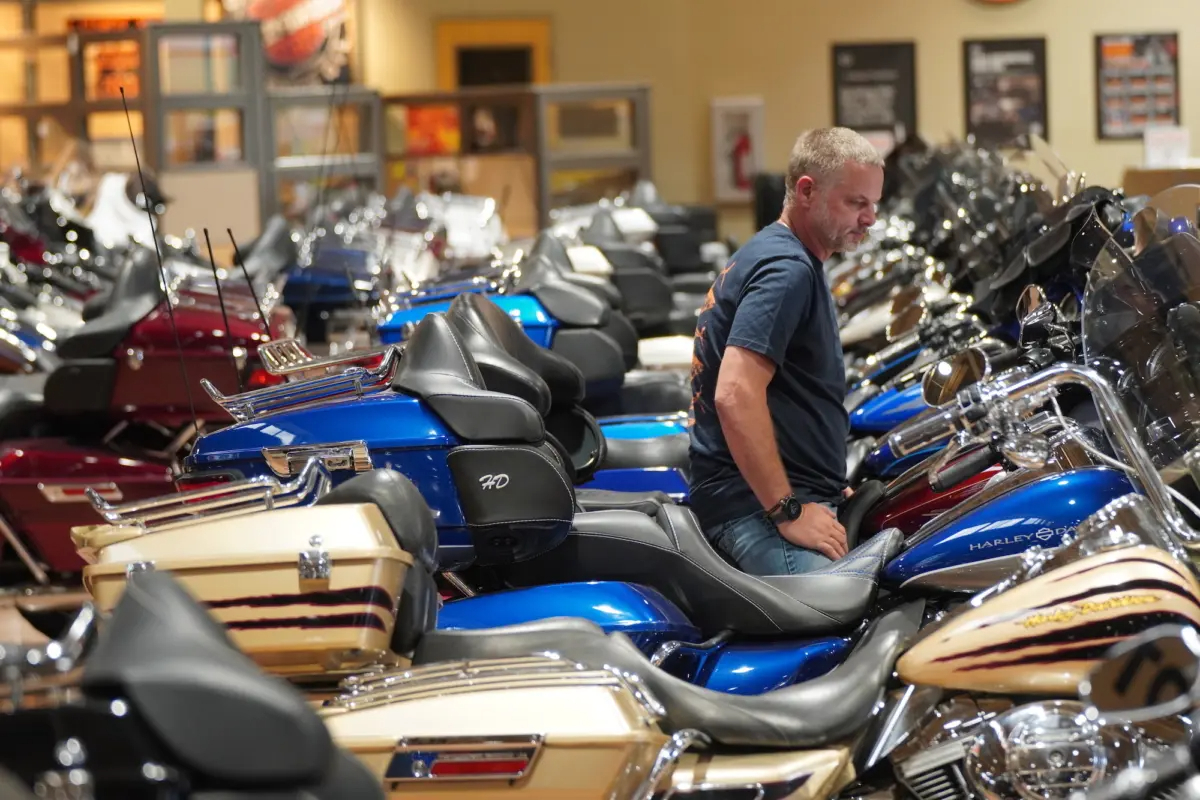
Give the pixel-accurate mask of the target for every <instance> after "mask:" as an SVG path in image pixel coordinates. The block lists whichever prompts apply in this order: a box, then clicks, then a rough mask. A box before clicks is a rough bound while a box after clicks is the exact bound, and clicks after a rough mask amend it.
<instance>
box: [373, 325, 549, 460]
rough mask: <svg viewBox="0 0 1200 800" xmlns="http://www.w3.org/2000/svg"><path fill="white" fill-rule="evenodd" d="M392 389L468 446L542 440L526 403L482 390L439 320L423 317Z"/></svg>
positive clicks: (538, 420)
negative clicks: (418, 403)
mask: <svg viewBox="0 0 1200 800" xmlns="http://www.w3.org/2000/svg"><path fill="white" fill-rule="evenodd" d="M392 388H393V389H396V390H399V391H403V392H408V393H409V394H413V395H415V396H417V397H420V398H421V399H423V400H424V401H425V402H426V403H427V404H428V405H429V408H430V409H431V410H432V411H433V413H435V414H437V415H438V416H439V417H440V418H441V419H442V421H443V422H445V423H446V425H447V426H448V427H449V428H450V430H452V431H453V432H454V433H455V435H457V436H459V437H461V438H463V439H465V440H467V441H469V442H506V441H507V442H529V443H537V442H541V441H542V439H543V438H544V435H545V426H544V425H543V423H542V416H541V414H539V413H538V410H537V409H536V408H534V407H533V406H532V405H530V404H529V403H528V402H527V401H525V400H522V399H521V398H519V397H515V396H513V395H508V394H500V393H498V392H489V391H487V390H486V389H484V388H483V376H482V375H481V374H480V372H479V367H478V366H476V364H475V362H474V360H473V359H471V358H470V356H468V355H467V350H466V348H465V347H464V345H463V342H462V340H461V337H460V336H459V335H458V332H457V331H456V330H455V329H454V327H453V326H452V325H451V324H450V323H449V322H448V321H447V320H446V318H445V317H444V316H442V315H440V314H430V315H428V316H426V317H425V318H424V319H422V320H421V322H420V324H418V325H417V328H416V330H415V331H413V333H412V336H411V337H409V340H408V344H407V345H406V346H405V348H404V358H403V359H401V360H400V367H399V368H398V369H397V370H396V375H395V377H394V378H393V379H392Z"/></svg>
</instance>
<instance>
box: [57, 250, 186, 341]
mask: <svg viewBox="0 0 1200 800" xmlns="http://www.w3.org/2000/svg"><path fill="white" fill-rule="evenodd" d="M165 299H166V296H165V295H164V294H163V289H162V280H161V277H160V276H159V271H158V259H157V257H156V256H155V254H154V251H153V250H150V249H148V248H145V247H137V248H134V250H133V252H131V253H130V254H129V255H128V256H126V257H125V262H124V263H123V264H122V265H121V268H120V272H119V273H118V274H117V280H116V283H114V284H113V287H112V290H111V291H110V292H109V293H108V299H107V301H106V302H105V303H104V307H103V310H101V311H100V313H99V314H97V315H96V316H94V317H93V318H92V319H91V320H90V321H88V322H86V323H84V324H83V326H81V327H79V328H77V329H76V330H75V331H74V332H73V333H72V334H71V335H70V336H68V337H66V338H65V339H63V340H62V341H61V342H59V345H58V353H59V355H61V356H62V357H63V358H64V359H74V358H105V357H107V356H111V355H112V352H113V350H114V349H115V348H116V347H117V345H119V344H120V343H121V341H122V340H123V339H124V338H125V337H126V336H127V335H128V334H129V331H130V329H131V328H133V326H134V325H136V324H137V323H138V322H140V321H141V320H142V319H144V318H145V317H147V316H149V315H150V313H151V312H152V311H154V309H155V308H157V307H158V305H159V303H161V302H163V300H165ZM95 311H96V309H94V308H93V313H95Z"/></svg>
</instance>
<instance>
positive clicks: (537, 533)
mask: <svg viewBox="0 0 1200 800" xmlns="http://www.w3.org/2000/svg"><path fill="white" fill-rule="evenodd" d="M446 462H447V464H448V465H449V467H450V474H451V475H452V476H453V478H454V485H455V487H457V489H458V499H459V504H460V505H461V506H462V511H463V517H464V518H465V519H466V523H467V527H468V528H469V529H470V530H471V532H472V536H473V538H474V543H475V553H476V560H477V561H478V562H479V563H481V564H503V563H508V562H511V561H521V560H524V559H528V558H532V557H534V556H536V555H538V554H539V553H542V552H545V551H546V550H549V549H552V548H553V547H555V546H557V545H558V543H559V542H561V541H562V539H563V538H564V537H565V536H566V535H567V532H568V531H569V530H570V526H571V519H572V517H573V515H574V513H575V491H574V487H573V486H572V485H571V482H570V479H569V476H568V475H567V474H566V470H565V469H564V467H563V465H562V464H561V463H560V462H559V460H558V458H557V457H556V454H555V453H554V452H553V450H552V449H551V447H550V445H549V444H542V445H541V446H539V447H530V446H528V445H513V446H506V447H498V446H489V445H469V446H465V447H456V448H454V449H453V450H451V451H450V453H449V454H448V455H447V456H446Z"/></svg>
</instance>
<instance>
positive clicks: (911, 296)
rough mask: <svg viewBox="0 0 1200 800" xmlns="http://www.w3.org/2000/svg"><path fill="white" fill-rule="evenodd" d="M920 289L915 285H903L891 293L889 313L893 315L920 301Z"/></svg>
mask: <svg viewBox="0 0 1200 800" xmlns="http://www.w3.org/2000/svg"><path fill="white" fill-rule="evenodd" d="M922 294H923V293H922V291H921V289H920V288H919V287H916V286H905V287H904V288H902V289H901V290H900V291H898V292H896V294H894V295H892V307H891V313H892V316H893V317H895V316H897V315H899V314H900V313H902V312H903V311H905V310H906V309H907V308H908V307H909V306H911V305H916V304H917V303H920V302H921V298H922Z"/></svg>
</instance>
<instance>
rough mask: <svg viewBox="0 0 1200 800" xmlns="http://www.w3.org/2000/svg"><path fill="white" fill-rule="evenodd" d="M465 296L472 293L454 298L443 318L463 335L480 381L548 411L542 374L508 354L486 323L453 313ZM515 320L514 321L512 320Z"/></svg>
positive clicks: (548, 391) (497, 390)
mask: <svg viewBox="0 0 1200 800" xmlns="http://www.w3.org/2000/svg"><path fill="white" fill-rule="evenodd" d="M468 296H471V293H469V292H468V293H466V294H460V295H459V296H458V297H457V298H455V299H454V302H452V303H451V304H450V308H449V309H448V310H447V311H446V319H447V320H448V321H449V322H450V324H451V325H453V326H454V330H455V331H456V332H457V333H458V335H459V336H460V338H461V339H462V343H463V346H464V347H465V348H466V349H467V352H469V353H470V354H471V359H472V360H473V361H474V362H475V365H476V366H477V367H479V374H480V375H481V376H483V385H484V386H485V387H486V388H487V389H488V391H492V392H501V393H503V394H511V395H515V396H516V397H520V398H521V399H522V400H525V401H526V402H527V403H529V404H530V405H532V406H533V407H534V408H536V409H537V412H538V413H539V414H541V415H542V416H545V415H546V414H548V413H550V403H551V396H550V387H549V386H547V385H546V382H545V381H544V380H542V378H541V376H540V375H538V374H537V373H536V372H535V371H533V370H532V369H530V368H529V367H528V366H526V365H525V364H523V363H521V361H520V360H518V359H516V358H514V357H513V356H512V355H511V354H509V352H508V351H507V350H505V348H504V347H503V346H502V345H501V344H500V343H499V342H498V341H496V339H495V338H494V337H492V336H490V335H489V333H490V332H489V331H488V329H487V328H486V327H484V326H480V325H479V324H477V323H476V321H475V320H473V319H469V318H466V319H464V318H463V317H462V316H461V315H459V314H457V313H456V311H458V310H460V309H461V306H458V307H457V308H456V306H455V303H458V301H459V300H460V299H462V298H463V297H468ZM475 296H479V295H475ZM501 313H503V312H501ZM506 316H507V315H506ZM514 324H516V323H515V322H514ZM531 344H532V342H531ZM534 346H536V345H534Z"/></svg>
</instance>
